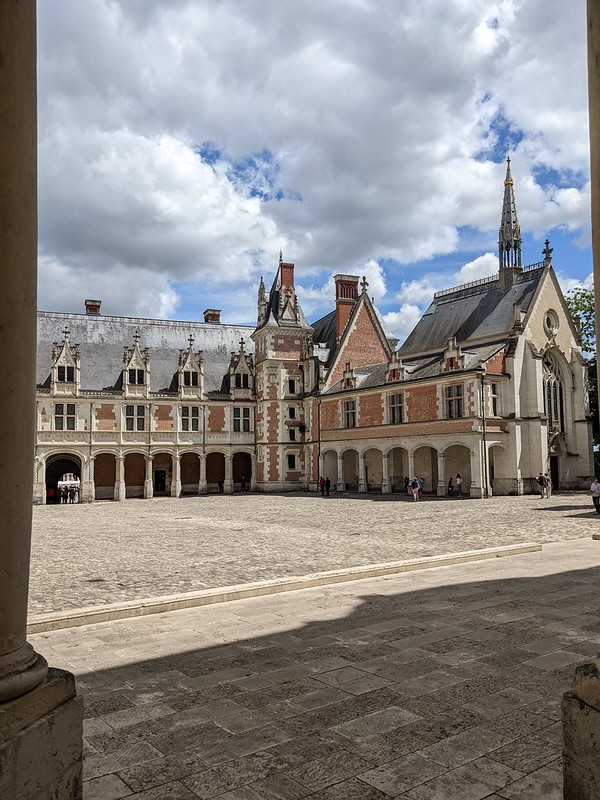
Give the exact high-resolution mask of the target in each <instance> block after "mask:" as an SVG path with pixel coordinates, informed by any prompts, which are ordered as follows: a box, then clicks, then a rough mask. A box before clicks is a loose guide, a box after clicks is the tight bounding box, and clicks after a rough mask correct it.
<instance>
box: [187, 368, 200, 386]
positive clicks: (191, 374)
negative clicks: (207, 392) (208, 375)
mask: <svg viewBox="0 0 600 800" xmlns="http://www.w3.org/2000/svg"><path fill="white" fill-rule="evenodd" d="M183 385H184V386H185V387H193V388H196V387H197V386H199V385H200V376H199V375H198V371H197V370H195V369H184V370H183Z"/></svg>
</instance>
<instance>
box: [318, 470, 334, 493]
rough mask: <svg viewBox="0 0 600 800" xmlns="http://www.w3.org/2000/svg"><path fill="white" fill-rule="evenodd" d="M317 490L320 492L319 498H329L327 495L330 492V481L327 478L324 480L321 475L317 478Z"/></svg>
mask: <svg viewBox="0 0 600 800" xmlns="http://www.w3.org/2000/svg"><path fill="white" fill-rule="evenodd" d="M319 490H320V492H321V497H329V493H330V492H331V481H330V480H329V478H324V477H323V476H322V475H321V477H320V478H319Z"/></svg>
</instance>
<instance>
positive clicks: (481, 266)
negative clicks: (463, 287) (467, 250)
mask: <svg viewBox="0 0 600 800" xmlns="http://www.w3.org/2000/svg"><path fill="white" fill-rule="evenodd" d="M497 272H498V256H497V255H495V254H494V253H485V254H484V255H482V256H479V257H478V258H475V259H473V261H469V262H468V263H467V264H465V265H464V266H462V267H461V268H460V269H459V271H458V272H457V273H456V275H455V276H454V278H455V281H456V283H457V284H461V283H469V282H470V281H477V280H479V278H486V277H487V276H488V275H495V274H496V273H497Z"/></svg>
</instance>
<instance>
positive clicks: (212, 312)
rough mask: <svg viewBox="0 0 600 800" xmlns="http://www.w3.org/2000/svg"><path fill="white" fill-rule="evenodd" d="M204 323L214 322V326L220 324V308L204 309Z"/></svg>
mask: <svg viewBox="0 0 600 800" xmlns="http://www.w3.org/2000/svg"><path fill="white" fill-rule="evenodd" d="M204 322H214V323H215V324H216V325H220V323H221V309H220V308H206V309H205V310H204Z"/></svg>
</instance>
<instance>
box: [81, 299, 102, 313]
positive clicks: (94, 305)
mask: <svg viewBox="0 0 600 800" xmlns="http://www.w3.org/2000/svg"><path fill="white" fill-rule="evenodd" d="M101 305H102V300H86V301H85V313H86V314H99V313H100V306H101Z"/></svg>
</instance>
